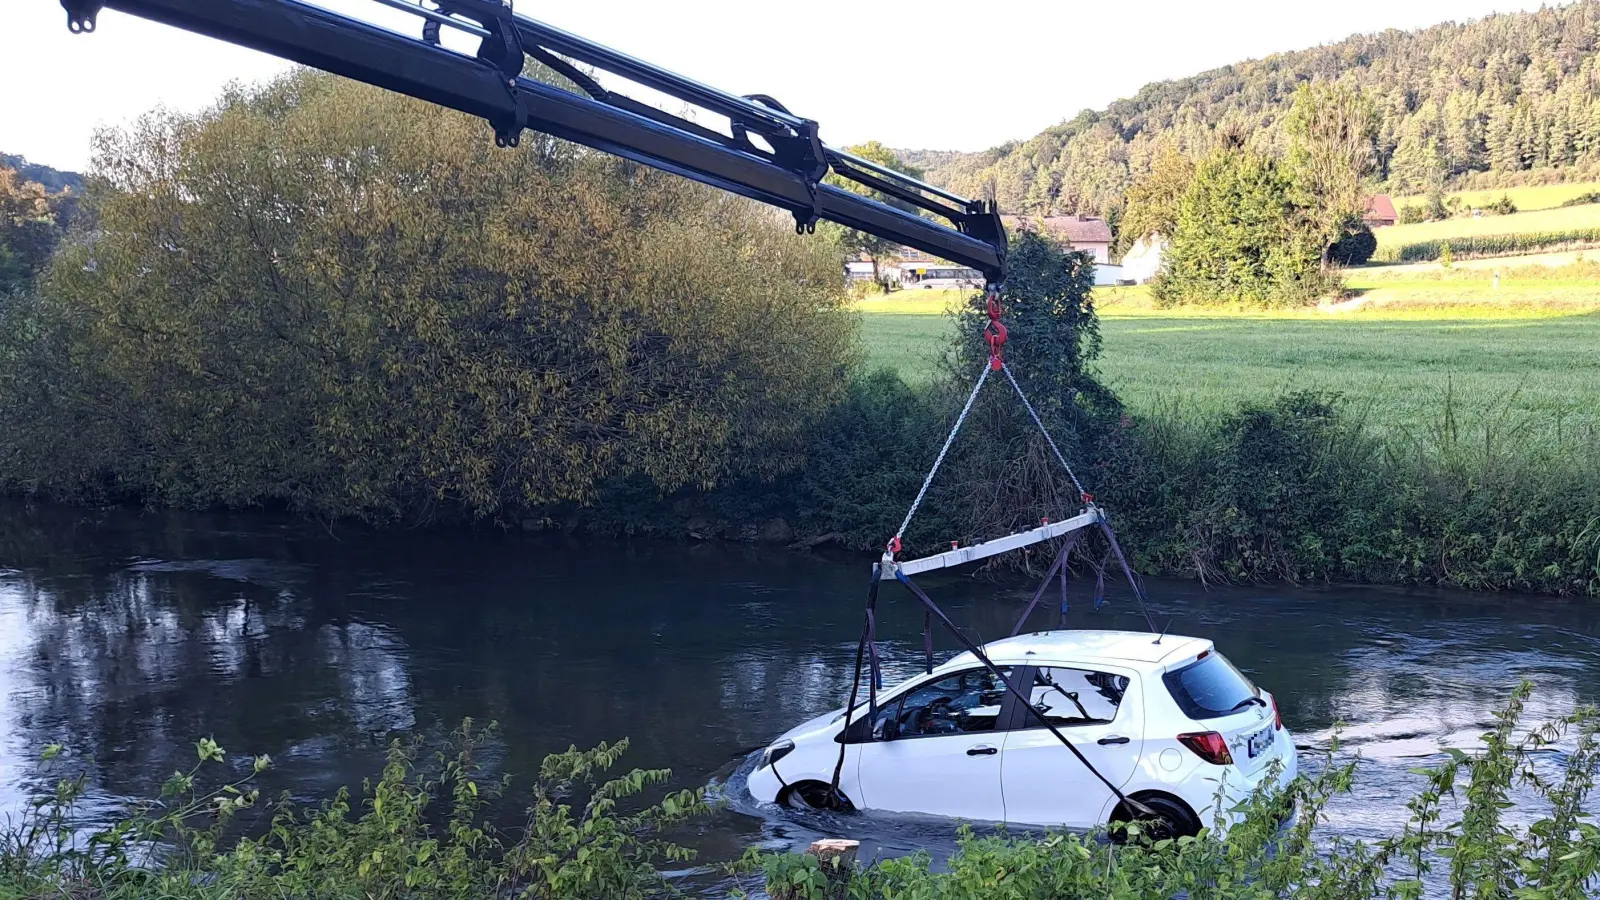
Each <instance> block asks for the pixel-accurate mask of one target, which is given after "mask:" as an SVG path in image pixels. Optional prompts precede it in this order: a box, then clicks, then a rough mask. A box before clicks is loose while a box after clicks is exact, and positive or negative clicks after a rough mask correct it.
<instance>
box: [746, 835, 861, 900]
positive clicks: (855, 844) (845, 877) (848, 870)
mask: <svg viewBox="0 0 1600 900" xmlns="http://www.w3.org/2000/svg"><path fill="white" fill-rule="evenodd" d="M860 850H861V842H860V841H847V840H841V839H839V838H825V839H823V840H820V841H813V842H812V844H811V847H810V848H809V849H807V850H806V854H807V855H809V856H814V857H816V859H817V863H818V865H819V867H820V868H821V870H822V874H823V877H824V878H826V879H827V882H828V883H827V887H826V888H824V892H823V896H825V897H828V898H830V900H832V898H842V897H844V896H845V893H846V891H848V890H849V888H850V881H851V879H852V878H854V877H855V874H856V854H857V853H859V852H860ZM768 890H769V892H770V895H771V897H772V900H806V898H805V889H804V888H797V889H781V888H777V889H775V888H771V887H769V888H768Z"/></svg>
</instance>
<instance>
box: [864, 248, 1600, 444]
mask: <svg viewBox="0 0 1600 900" xmlns="http://www.w3.org/2000/svg"><path fill="white" fill-rule="evenodd" d="M1405 268H1411V267H1405ZM1429 274H1430V273H1427V272H1411V273H1408V274H1405V275H1401V274H1398V273H1397V274H1395V275H1390V274H1389V273H1382V272H1380V273H1379V274H1375V275H1365V274H1364V273H1363V274H1358V275H1356V276H1354V277H1352V278H1351V279H1350V280H1351V282H1352V284H1353V285H1357V286H1359V287H1358V290H1361V291H1362V297H1364V298H1365V299H1366V301H1367V302H1366V303H1365V304H1363V305H1361V306H1358V307H1356V308H1353V309H1350V310H1348V311H1345V312H1324V311H1320V310H1317V309H1296V310H1275V311H1238V310H1226V309H1224V310H1216V309H1210V308H1199V309H1190V308H1184V309H1177V310H1174V309H1157V308H1155V307H1154V306H1151V305H1150V304H1149V303H1148V299H1147V297H1144V296H1142V290H1141V289H1136V288H1119V289H1114V290H1106V289H1101V290H1100V291H1097V293H1096V298H1097V301H1098V311H1099V314H1100V333H1101V337H1102V339H1103V341H1104V352H1103V354H1102V356H1101V357H1100V359H1099V360H1098V361H1097V362H1096V366H1097V368H1098V371H1099V372H1100V374H1101V375H1102V377H1103V379H1104V380H1105V383H1106V384H1107V386H1109V387H1110V388H1112V389H1113V390H1114V391H1116V392H1117V394H1118V395H1119V396H1120V397H1121V398H1122V399H1123V400H1124V401H1125V402H1127V403H1128V404H1129V405H1130V407H1132V408H1133V409H1135V410H1138V411H1142V412H1149V413H1153V412H1157V411H1164V412H1168V413H1178V414H1181V415H1184V416H1191V417H1210V416H1214V415H1216V414H1218V413H1221V412H1225V411H1228V410H1231V409H1233V408H1235V407H1237V406H1238V404H1240V403H1242V402H1264V401H1268V400H1271V399H1272V398H1274V397H1276V396H1278V395H1280V394H1283V393H1286V392H1290V391H1308V390H1309V391H1319V392H1328V393H1334V394H1338V395H1340V396H1341V397H1342V398H1344V400H1345V401H1347V402H1348V403H1349V404H1350V406H1351V407H1352V408H1353V409H1354V410H1355V411H1358V412H1359V413H1360V414H1361V415H1362V416H1364V417H1365V418H1366V420H1367V421H1368V422H1369V423H1370V424H1371V425H1372V426H1373V427H1375V428H1377V429H1379V430H1382V431H1390V432H1398V433H1414V432H1428V431H1431V430H1435V429H1440V428H1444V427H1446V426H1447V425H1448V424H1449V421H1450V419H1451V418H1453V419H1454V422H1455V424H1456V425H1457V426H1460V425H1462V424H1464V423H1468V422H1479V423H1482V424H1483V425H1484V426H1485V427H1490V426H1492V427H1495V428H1497V429H1498V430H1499V431H1500V432H1501V433H1502V434H1503V435H1505V436H1506V438H1507V439H1512V438H1516V439H1530V438H1537V439H1541V440H1542V439H1545V438H1551V439H1556V438H1563V439H1564V438H1572V437H1579V436H1583V435H1588V436H1589V437H1590V438H1591V439H1594V435H1595V433H1596V429H1597V428H1600V401H1597V400H1596V398H1597V397H1600V353H1597V352H1596V348H1597V347H1600V288H1597V286H1596V283H1595V282H1594V281H1590V280H1587V279H1585V278H1582V277H1574V278H1571V279H1569V280H1557V279H1550V280H1539V279H1532V278H1529V279H1525V280H1514V279H1511V278H1505V279H1502V282H1501V284H1500V287H1499V288H1498V290H1496V289H1494V288H1493V287H1492V281H1490V280H1489V278H1490V277H1492V276H1491V275H1490V273H1487V272H1486V273H1483V277H1470V278H1469V277H1458V278H1450V279H1440V278H1430V277H1429ZM924 294H928V295H930V296H923V295H924ZM933 294H935V292H917V293H913V292H903V293H901V294H897V295H894V296H892V297H889V298H883V299H871V300H865V301H862V302H861V303H859V304H858V306H857V308H858V309H859V310H860V312H861V321H862V325H861V327H862V339H863V342H864V344H865V345H866V347H867V350H868V352H869V354H870V359H871V361H872V362H873V363H875V364H881V365H885V366H890V367H893V368H895V369H897V370H899V371H900V372H901V373H902V374H903V375H904V376H905V377H906V378H907V379H909V380H912V381H920V382H926V381H927V380H929V379H931V378H933V377H934V375H935V374H936V372H937V370H938V366H939V358H940V354H941V353H942V352H943V348H944V346H945V344H946V343H947V342H948V339H949V337H948V336H949V334H950V330H951V328H952V325H951V320H950V319H949V318H948V317H947V316H946V315H945V314H944V310H945V307H946V306H947V304H948V303H950V302H951V301H953V300H955V299H956V298H954V297H949V296H944V295H938V296H933Z"/></svg>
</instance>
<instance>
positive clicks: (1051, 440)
mask: <svg viewBox="0 0 1600 900" xmlns="http://www.w3.org/2000/svg"><path fill="white" fill-rule="evenodd" d="M1000 370H1001V371H1002V372H1005V373H1006V380H1007V381H1009V382H1011V387H1012V389H1013V390H1015V391H1016V392H1017V397H1018V398H1020V399H1021V400H1022V405H1023V407H1024V408H1026V409H1027V410H1028V415H1030V416H1032V417H1033V424H1035V425H1037V426H1039V433H1040V434H1042V435H1044V441H1045V443H1047V444H1049V445H1050V452H1051V453H1054V454H1055V455H1056V461H1058V462H1060V463H1061V468H1063V469H1066V470H1067V477H1068V478H1071V479H1072V486H1073V487H1075V488H1077V489H1078V497H1079V498H1080V499H1081V500H1083V502H1085V503H1088V502H1089V501H1091V500H1093V499H1094V497H1093V496H1091V495H1090V494H1089V492H1088V491H1086V490H1084V489H1083V485H1082V484H1081V483H1079V481H1078V476H1077V475H1076V474H1075V473H1074V472H1073V471H1072V467H1071V466H1069V465H1067V458H1066V457H1065V456H1062V455H1061V448H1060V447H1057V446H1056V439H1055V438H1053V437H1051V436H1050V429H1048V428H1046V427H1044V422H1043V421H1041V420H1040V419H1039V414H1038V413H1037V412H1035V411H1034V409H1033V404H1032V403H1029V402H1028V395H1027V394H1024V393H1023V392H1022V385H1020V384H1017V379H1016V376H1014V375H1012V374H1011V367H1010V366H1008V365H1006V364H1005V363H1001V364H1000Z"/></svg>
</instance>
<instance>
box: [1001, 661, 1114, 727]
mask: <svg viewBox="0 0 1600 900" xmlns="http://www.w3.org/2000/svg"><path fill="white" fill-rule="evenodd" d="M1127 692H1128V676H1126V675H1113V674H1111V673H1110V672H1096V671H1092V670H1088V669H1068V668H1064V667H1060V666H1050V667H1040V668H1037V669H1035V670H1033V684H1032V685H1031V686H1030V693H1029V695H1028V700H1029V702H1030V703H1032V704H1033V708H1034V709H1035V710H1037V711H1038V713H1040V715H1042V716H1043V718H1044V720H1045V722H1048V723H1050V724H1051V725H1054V726H1056V727H1058V728H1064V727H1070V726H1074V725H1108V724H1110V723H1111V721H1112V720H1114V719H1116V717H1117V710H1118V709H1119V708H1121V706H1122V698H1123V697H1124V696H1125V695H1126V694H1127ZM1040 715H1034V714H1033V713H1028V712H1026V711H1024V712H1023V717H1022V720H1021V721H1020V722H1019V723H1017V727H1019V728H1043V727H1044V725H1043V724H1041V723H1040V721H1039V719H1040Z"/></svg>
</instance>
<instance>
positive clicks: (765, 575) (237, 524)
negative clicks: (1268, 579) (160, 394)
mask: <svg viewBox="0 0 1600 900" xmlns="http://www.w3.org/2000/svg"><path fill="white" fill-rule="evenodd" d="M866 566H867V563H866V561H864V560H843V561H840V560H831V561H830V560H827V559H823V558H820V557H815V556H809V555H802V554H795V553H788V552H784V551H777V550H759V549H753V548H748V547H729V546H671V545H636V544H628V543H616V542H609V541H599V540H581V541H580V540H571V539H564V538H559V537H558V538H551V537H548V536H537V537H530V536H524V535H510V534H505V533H501V532H499V531H493V530H484V531H479V532H453V533H443V534H435V533H416V532H406V533H398V534H383V535H372V534H367V533H364V532H360V531H347V530H336V531H334V532H329V531H327V530H325V529H321V528H318V527H317V526H314V525H311V524H308V523H304V522H299V521H296V520H291V519H283V518H278V517H274V516H269V515H266V514H254V515H242V514H241V515H214V516H198V515H180V514H158V513H137V512H130V511H108V512H100V511H93V512H84V511H80V510H68V509H56V508H24V507H22V506H20V505H14V504H13V505H0V806H10V805H12V804H14V803H15V802H16V800H17V798H18V797H19V795H20V793H21V792H24V791H26V790H29V789H32V788H35V787H37V786H38V785H37V784H36V783H35V779H36V778H37V777H38V776H37V775H36V773H34V771H33V770H32V768H31V766H30V763H29V761H30V760H31V759H32V758H33V756H34V754H35V752H36V751H37V749H38V748H39V747H41V746H42V745H44V744H46V743H49V742H61V743H64V744H66V745H67V746H68V747H69V748H71V750H72V751H73V753H74V754H75V756H76V759H77V760H78V761H79V763H80V764H83V765H85V766H87V767H88V769H89V771H90V772H91V774H92V776H93V778H94V781H95V784H96V786H97V788H98V790H99V791H100V796H101V797H103V798H115V797H118V796H122V795H130V794H137V793H141V792H149V791H152V790H153V789H154V788H155V787H156V786H157V785H158V784H159V783H160V781H161V780H162V777H163V776H164V774H166V773H169V772H171V771H172V770H173V769H174V768H177V767H180V766H187V765H189V764H190V763H191V761H192V758H193V756H192V754H193V750H192V749H191V742H192V741H193V739H194V738H196V737H198V736H202V735H210V736H213V737H215V738H216V739H217V741H218V742H219V743H221V744H222V745H223V746H224V747H226V748H228V750H229V751H231V752H237V753H239V754H245V753H270V754H271V755H272V757H273V758H274V760H276V761H277V763H278V765H277V767H276V768H275V769H274V770H273V771H272V772H270V773H269V777H268V780H267V782H266V783H265V784H264V785H263V786H264V787H265V788H266V789H267V791H268V792H269V793H271V792H276V791H279V790H290V791H292V792H294V793H295V794H296V795H299V796H303V797H317V796H322V795H326V794H327V793H329V792H331V791H332V790H333V789H334V788H335V787H337V786H339V785H343V784H356V783H359V781H360V779H361V777H362V776H363V775H366V774H368V773H370V772H372V771H375V769H376V768H377V766H378V764H379V761H380V758H381V753H382V749H383V747H384V745H385V744H386V742H387V741H388V740H389V739H390V738H391V737H393V736H396V735H400V734H411V733H421V734H424V735H429V736H441V735H443V734H446V733H448V731H449V730H450V729H451V728H453V727H454V726H455V725H456V724H457V723H459V721H460V719H461V718H462V717H464V716H469V715H470V716H474V717H476V718H478V719H480V720H488V719H494V720H498V721H499V722H500V723H501V725H502V728H503V732H502V734H503V740H504V747H503V754H504V765H505V766H506V768H507V769H509V770H510V771H512V772H515V773H530V772H533V771H535V770H536V769H537V765H538V760H539V759H540V758H541V757H542V756H543V754H545V753H547V752H550V751H552V750H560V749H565V748H566V747H567V746H569V745H571V744H578V745H582V746H586V745H592V744H594V743H596V742H598V741H601V740H613V739H616V738H618V737H622V736H628V737H630V738H632V741H633V752H632V753H631V755H630V759H629V762H630V763H631V764H633V765H639V766H666V767H670V768H672V769H673V770H674V772H675V773H676V775H677V777H678V778H679V779H680V781H681V782H682V783H683V784H685V785H688V784H705V783H707V782H710V781H713V780H715V781H718V782H719V783H720V782H722V781H729V780H730V779H731V781H729V784H730V793H737V781H738V778H739V772H738V771H737V768H736V767H737V765H738V761H739V760H741V759H742V758H743V757H744V754H746V753H747V752H748V751H749V750H750V749H752V748H754V747H756V746H758V745H761V744H764V743H765V742H766V741H767V740H769V739H770V738H771V737H772V736H773V735H774V734H776V733H778V732H780V731H782V730H784V729H786V728H787V727H789V726H790V725H792V724H794V723H796V722H799V721H801V720H803V719H805V718H808V717H810V716H812V715H815V714H816V713H818V712H822V711H824V710H826V709H830V708H833V707H836V706H838V705H839V704H840V703H841V702H842V697H843V694H844V692H845V691H846V690H847V689H848V679H849V677H850V674H851V670H850V666H851V664H852V662H853V655H854V651H855V636H856V633H857V629H858V627H859V617H860V605H861V602H862V599H863V595H864V589H865V583H866V574H867V571H866ZM927 586H928V587H929V588H930V590H931V592H933V593H934V595H935V596H936V597H939V598H941V599H942V600H945V601H948V606H947V608H948V609H949V611H950V612H951V614H952V617H953V618H955V619H956V621H958V622H961V623H964V624H966V625H969V626H970V627H971V629H972V632H973V635H974V636H975V637H978V638H981V639H994V638H997V637H1000V636H1003V635H1004V634H1005V633H1007V632H1008V631H1009V630H1010V626H1011V623H1012V620H1013V618H1014V617H1015V616H1016V614H1017V613H1018V611H1019V610H1020V609H1021V607H1022V606H1023V605H1024V604H1025V602H1026V599H1027V597H1026V591H1027V587H1026V586H1024V585H1017V586H1012V587H997V586H995V585H993V584H989V583H986V582H982V581H977V580H973V579H970V578H964V577H960V576H949V577H946V578H945V579H944V580H942V581H941V580H936V579H929V580H928V581H927ZM1152 594H1153V595H1154V597H1155V608H1154V610H1153V611H1154V613H1155V615H1156V617H1157V621H1158V622H1165V621H1167V619H1168V618H1170V619H1171V620H1172V625H1171V626H1170V627H1171V629H1172V630H1173V631H1174V632H1177V633H1184V634H1193V635H1199V636H1204V637H1210V638H1213V639H1215V640H1216V641H1217V642H1218V644H1219V645H1221V647H1222V648H1223V650H1224V651H1225V652H1227V653H1228V654H1229V655H1230V656H1231V657H1232V658H1233V659H1234V660H1235V661H1236V662H1237V663H1238V664H1239V665H1240V667H1241V668H1243V669H1245V670H1246V671H1248V672H1249V673H1250V674H1251V675H1252V677H1254V678H1256V679H1257V680H1259V681H1260V682H1261V683H1263V684H1264V685H1266V686H1267V687H1269V688H1270V689H1271V690H1273V691H1274V692H1275V693H1276V694H1277V695H1278V696H1279V698H1280V700H1281V701H1282V703H1283V712H1284V717H1285V719H1286V721H1287V724H1288V725H1289V726H1290V727H1291V728H1293V729H1294V730H1295V731H1296V733H1297V735H1299V736H1300V739H1301V742H1302V743H1303V744H1313V745H1314V744H1317V743H1319V742H1323V741H1326V739H1327V732H1328V730H1329V729H1330V728H1331V727H1332V726H1333V725H1334V724H1335V723H1336V722H1344V723H1348V727H1347V728H1346V731H1345V738H1346V740H1347V741H1348V742H1349V746H1350V747H1352V748H1354V749H1359V750H1360V751H1361V752H1362V753H1363V756H1364V757H1365V758H1366V759H1367V762H1366V763H1364V764H1363V766H1364V768H1365V769H1366V777H1365V778H1364V780H1363V781H1362V783H1361V788H1360V793H1359V795H1358V797H1356V798H1354V799H1353V800H1350V801H1345V802H1341V803H1340V804H1338V805H1337V806H1336V807H1335V809H1334V811H1333V812H1334V822H1333V825H1334V827H1335V828H1337V829H1340V830H1342V831H1345V832H1348V833H1351V834H1360V835H1365V834H1377V833H1384V832H1387V831H1390V830H1392V829H1393V828H1395V827H1397V826H1398V824H1399V823H1400V822H1401V821H1403V818H1404V815H1405V810H1404V806H1403V803H1404V800H1405V798H1406V797H1407V796H1409V792H1410V790H1411V788H1412V787H1413V786H1414V785H1415V783H1416V778H1415V776H1412V775H1408V774H1406V769H1407V768H1409V767H1412V766H1416V765H1418V764H1419V763H1418V758H1417V757H1418V755H1419V754H1421V755H1424V756H1425V755H1427V754H1429V753H1432V752H1434V751H1435V750H1436V748H1437V747H1438V746H1439V745H1440V742H1441V741H1445V742H1448V743H1453V744H1456V745H1463V746H1470V745H1471V743H1472V742H1473V741H1474V740H1475V738H1476V735H1477V733H1479V732H1480V731H1481V730H1483V728H1485V727H1486V725H1487V724H1488V722H1489V717H1490V714H1491V712H1492V711H1493V710H1494V709H1495V708H1496V707H1497V706H1498V705H1499V704H1501V703H1502V702H1503V701H1504V699H1505V697H1506V695H1507V693H1508V692H1509V690H1510V689H1511V687H1512V686H1513V685H1514V684H1515V683H1516V682H1517V680H1518V679H1519V678H1522V677H1525V676H1526V677H1531V678H1533V679H1535V681H1536V682H1537V684H1538V692H1537V694H1536V695H1535V697H1534V699H1533V702H1532V703H1531V704H1530V714H1531V716H1532V717H1533V718H1536V719H1544V718H1548V717H1551V716H1554V715H1558V714H1561V713H1564V712H1567V711H1569V710H1571V709H1572V708H1573V707H1574V706H1575V705H1576V704H1578V703H1585V702H1587V703H1592V702H1595V701H1596V700H1597V699H1600V606H1597V605H1596V604H1593V603H1585V602H1582V601H1561V600H1553V599H1549V598H1518V597H1505V596H1495V597H1484V596H1472V595H1463V594H1444V593H1436V592H1408V591H1399V590H1390V589H1376V588H1341V589H1321V590H1299V589H1252V590H1213V591H1210V592H1206V591H1203V590H1201V589H1200V588H1199V587H1198V586H1196V585H1193V584H1188V583H1178V582H1163V583H1156V584H1153V585H1152ZM1040 618H1041V620H1042V619H1043V616H1042V615H1041V617H1040ZM882 619H883V623H882V626H881V632H882V634H884V635H885V636H886V637H888V638H890V640H888V641H887V642H886V645H885V654H886V655H885V662H886V669H887V673H888V677H889V678H891V679H893V678H894V677H895V676H896V675H897V674H909V673H911V672H914V671H916V670H917V669H918V667H919V666H920V657H921V640H920V628H921V616H920V615H919V614H918V613H917V611H916V610H915V609H913V608H912V606H911V604H910V603H909V602H907V601H906V600H905V599H903V598H901V597H900V596H899V595H890V596H889V599H888V600H887V601H886V605H885V608H884V610H883V613H882ZM1141 621H1142V620H1141V619H1140V618H1139V616H1138V615H1137V613H1136V611H1135V610H1134V609H1133V607H1132V605H1131V604H1129V603H1127V602H1124V598H1121V597H1118V596H1116V595H1115V594H1114V595H1113V596H1112V597H1111V599H1110V600H1109V602H1108V603H1107V605H1106V607H1105V608H1104V609H1102V610H1099V611H1096V610H1093V609H1092V608H1090V607H1089V604H1087V603H1086V602H1081V600H1080V602H1077V603H1076V604H1075V606H1074V608H1073V611H1072V623H1073V624H1075V625H1079V626H1083V627H1124V628H1138V627H1140V624H1141ZM941 646H942V647H943V648H944V649H943V650H942V652H943V653H945V654H948V653H949V652H951V651H950V649H949V647H950V642H949V641H943V642H941ZM511 803H512V804H515V803H516V800H515V799H513V800H512V801H511ZM741 810H742V811H741ZM513 811H514V810H513ZM1528 812H1529V811H1523V813H1524V814H1526V813H1528ZM837 829H843V830H845V831H846V832H848V833H850V834H851V836H863V835H862V834H861V832H862V831H866V832H868V834H867V835H866V836H868V837H869V838H871V839H872V840H873V841H874V842H875V843H874V846H875V847H879V848H881V849H883V850H885V851H889V852H896V851H901V850H905V849H911V848H914V847H917V846H930V845H931V846H932V847H933V848H934V850H935V852H936V853H937V851H938V849H940V848H942V847H946V846H948V835H949V831H950V829H949V827H948V825H947V824H946V823H927V822H900V823H882V822H877V821H873V820H865V821H864V820H861V819H855V820H851V821H849V822H847V823H843V824H841V823H838V822H835V821H834V820H832V819H828V818H826V817H823V818H820V819H815V820H803V819H796V818H792V817H783V816H777V815H774V814H771V813H768V812H763V811H761V810H755V809H752V808H750V807H748V806H747V805H746V806H742V807H737V808H735V809H732V810H726V811H723V812H720V813H718V814H717V815H716V816H715V817H714V819H713V820H712V821H711V822H710V823H709V824H707V825H706V826H704V827H703V828H702V829H701V831H700V833H698V834H696V835H695V836H694V837H693V838H692V840H693V842H696V843H698V844H699V845H700V846H701V847H702V849H704V850H705V851H706V852H707V854H708V855H710V856H712V857H714V858H715V857H721V858H726V857H731V856H734V855H737V853H738V852H740V850H741V849H742V848H743V847H744V846H747V845H749V844H751V843H758V842H759V843H767V844H769V845H777V846H791V845H793V844H795V843H804V842H805V841H807V840H809V839H810V838H811V837H813V836H815V835H816V834H820V833H827V832H829V831H830V830H837Z"/></svg>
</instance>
